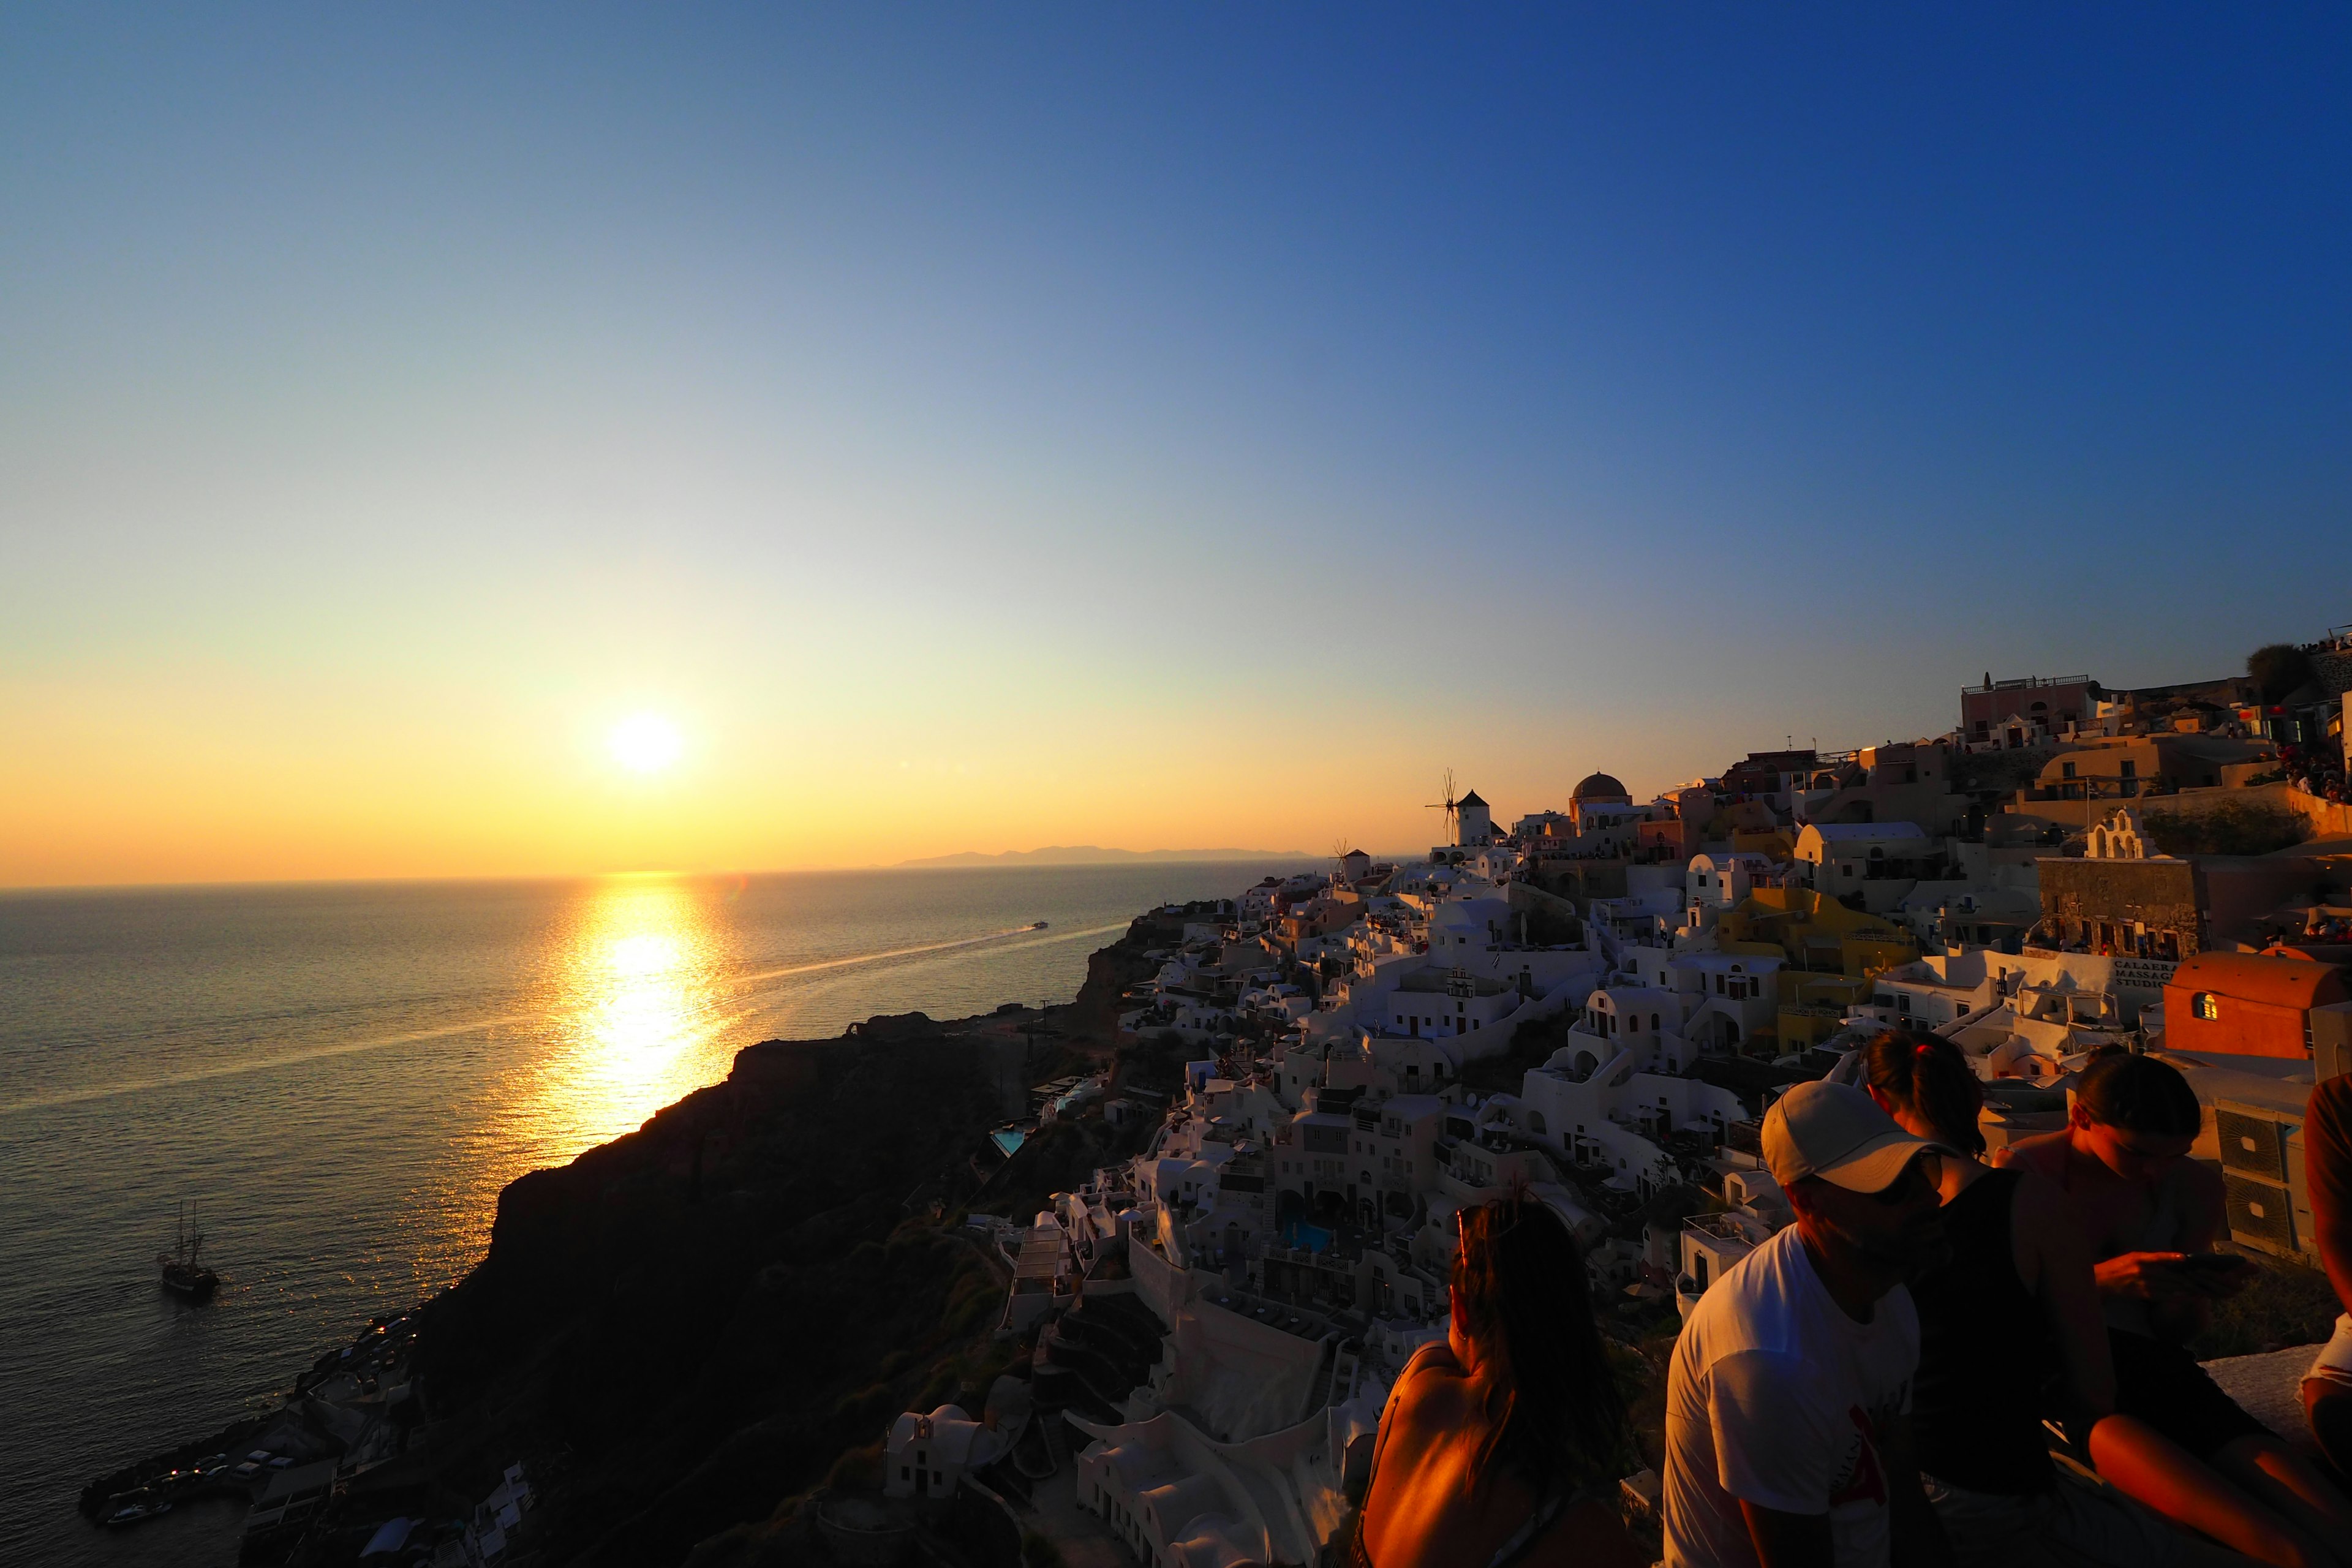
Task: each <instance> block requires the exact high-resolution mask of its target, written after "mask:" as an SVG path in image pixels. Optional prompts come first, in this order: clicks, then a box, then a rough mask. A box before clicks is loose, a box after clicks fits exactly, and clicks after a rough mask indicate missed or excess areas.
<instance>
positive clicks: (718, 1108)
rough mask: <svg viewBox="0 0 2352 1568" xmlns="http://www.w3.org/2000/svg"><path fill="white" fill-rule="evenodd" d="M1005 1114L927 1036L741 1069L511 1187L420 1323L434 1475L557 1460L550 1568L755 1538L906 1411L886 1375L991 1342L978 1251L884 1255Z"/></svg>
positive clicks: (803, 1052)
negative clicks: (897, 1358) (471, 1259)
mask: <svg viewBox="0 0 2352 1568" xmlns="http://www.w3.org/2000/svg"><path fill="white" fill-rule="evenodd" d="M996 1103H997V1102H996V1098H995V1095H994V1093H993V1091H992V1089H991V1088H990V1087H989V1086H987V1085H985V1084H983V1083H982V1081H980V1079H979V1076H978V1074H976V1073H975V1072H974V1071H973V1070H972V1053H971V1049H970V1047H968V1046H966V1045H964V1044H963V1043H962V1042H960V1041H958V1040H956V1039H954V1038H952V1037H942V1036H940V1034H938V1033H937V1032H936V1031H933V1032H931V1033H930V1034H929V1036H927V1037H917V1038H899V1039H889V1040H874V1041H863V1040H860V1041H844V1042H835V1043H826V1044H823V1045H805V1046H763V1047H752V1048H751V1049H750V1050H747V1051H746V1052H744V1053H743V1054H742V1056H741V1057H740V1058H738V1061H737V1065H736V1069H735V1072H734V1074H733V1075H732V1076H731V1077H730V1079H729V1080H728V1081H727V1082H726V1083H725V1084H721V1085H719V1086H716V1087H714V1088H711V1089H704V1090H702V1091H700V1092H699V1093H697V1094H695V1095H693V1096H691V1097H689V1098H688V1099H687V1100H683V1101H680V1102H679V1103H678V1104H677V1105H675V1106H672V1107H670V1108H669V1109H668V1110H665V1111H663V1112H662V1113H661V1114H660V1115H659V1116H657V1117H656V1118H655V1119H654V1121H651V1122H650V1123H648V1124H647V1125H646V1127H645V1128H644V1129H642V1130H641V1131H638V1132H636V1133H634V1134H632V1135H630V1136H629V1137H626V1138H624V1139H621V1140H619V1141H617V1142H614V1143H611V1144H608V1145H605V1146H604V1147H603V1148H599V1149H596V1150H593V1151H591V1152H588V1153H587V1154H584V1155H583V1156H582V1157H581V1158H580V1159H578V1160H576V1161H574V1162H573V1163H572V1164H570V1165H567V1166H564V1167H562V1168H561V1169H557V1170H549V1171H538V1172H533V1173H531V1174H530V1175H527V1176H525V1177H523V1178H521V1179H520V1181H517V1182H515V1183H514V1184H511V1185H510V1186H509V1187H508V1188H507V1190H506V1191H505V1193H503V1194H501V1195H500V1198H499V1215H498V1220H497V1224H496V1227H495V1229H494V1230H493V1232H492V1237H491V1244H490V1252H489V1256H488V1258H486V1259H485V1260H484V1262H483V1263H482V1265H481V1267H479V1268H477V1269H476V1270H475V1271H474V1272H473V1273H472V1274H471V1275H469V1276H468V1277H467V1279H466V1280H465V1281H464V1283H462V1284H461V1285H459V1286H458V1287H457V1289H454V1290H452V1291H450V1292H449V1293H448V1294H447V1295H446V1296H444V1297H442V1298H440V1299H438V1300H436V1301H435V1302H433V1303H432V1304H431V1305H430V1307H428V1309H427V1310H426V1313H425V1323H424V1328H423V1332H422V1338H423V1348H422V1349H421V1350H420V1352H419V1357H418V1367H419V1371H420V1373H421V1374H422V1375H423V1376H424V1378H425V1380H426V1382H425V1386H426V1388H427V1391H428V1397H429V1398H430V1399H431V1401H432V1407H433V1413H434V1415H435V1416H436V1418H440V1419H442V1420H443V1421H444V1422H445V1423H446V1425H445V1426H444V1428H443V1431H442V1434H441V1436H442V1437H444V1438H446V1439H448V1440H449V1442H450V1447H449V1450H448V1452H447V1454H446V1456H445V1457H446V1460H447V1462H450V1463H462V1462H463V1461H464V1458H465V1457H466V1452H467V1450H470V1449H478V1450H479V1455H480V1458H483V1459H485V1460H488V1459H494V1458H497V1457H498V1455H499V1454H500V1453H520V1452H533V1453H549V1452H555V1453H564V1452H568V1455H569V1467H568V1468H569V1474H568V1475H567V1476H565V1478H564V1479H563V1482H562V1485H561V1486H560V1487H559V1489H557V1490H556V1492H555V1493H554V1494H553V1495H552V1496H551V1499H550V1502H551V1508H550V1511H549V1527H550V1531H551V1539H550V1542H549V1545H550V1547H551V1558H552V1560H554V1561H559V1562H568V1561H583V1562H599V1563H602V1562H612V1563H664V1562H672V1561H676V1560H677V1559H678V1558H680V1557H682V1556H683V1555H684V1554H685V1552H686V1551H687V1550H688V1549H689V1548H690V1547H691V1546H692V1545H693V1543H694V1542H696V1541H698V1540H699V1539H701V1538H702V1537H703V1536H705V1535H707V1534H709V1533H710V1532H712V1531H715V1530H718V1529H720V1528H723V1527H725V1526H726V1525H728V1524H730V1523H733V1522H736V1521H740V1520H743V1519H748V1518H756V1517H760V1516H762V1515H764V1514H765V1512H766V1511H767V1510H768V1509H770V1508H772V1507H773V1506H774V1503H775V1502H776V1500H778V1499H779V1498H782V1497H783V1496H785V1495H788V1494H789V1493H790V1492H792V1491H793V1490H795V1489H800V1488H804V1487H805V1486H807V1485H808V1484H810V1483H811V1482H812V1481H813V1480H814V1479H815V1478H816V1476H818V1475H821V1474H822V1470H823V1467H824V1465H825V1464H827V1463H829V1462H830V1461H831V1459H832V1458H833V1457H834V1456H835V1454H836V1453H838V1452H839V1451H840V1450H841V1448H842V1447H845V1446H846V1443H849V1442H858V1441H865V1440H869V1438H870V1434H868V1433H866V1431H865V1428H866V1426H873V1427H874V1428H875V1430H876V1431H878V1430H879V1429H880V1426H881V1424H882V1423H883V1422H884V1421H885V1420H887V1417H888V1416H889V1415H892V1414H894V1413H895V1411H896V1409H897V1408H898V1407H897V1406H896V1405H887V1400H883V1399H881V1397H880V1396H881V1394H882V1392H883V1391H882V1390H881V1389H879V1388H877V1385H878V1384H884V1383H886V1382H887V1378H886V1376H885V1375H884V1374H883V1368H884V1367H885V1366H886V1364H887V1363H889V1358H890V1356H891V1355H892V1354H893V1353H894V1352H917V1351H919V1350H920V1349H921V1348H922V1347H923V1346H925V1345H926V1344H927V1343H929V1342H932V1341H935V1340H938V1339H940V1336H942V1335H945V1334H953V1333H958V1332H961V1333H963V1334H967V1335H968V1334H969V1333H970V1332H971V1331H972V1329H973V1328H975V1327H979V1326H984V1325H985V1323H986V1322H987V1321H990V1320H991V1319H992V1314H993V1312H994V1310H995V1309H996V1307H997V1305H998V1302H997V1300H996V1299H995V1295H996V1291H995V1287H994V1284H993V1281H992V1279H990V1277H989V1276H988V1273H987V1270H986V1268H985V1267H984V1265H982V1262H981V1259H980V1255H979V1254H978V1253H977V1252H976V1251H975V1250H974V1249H973V1248H971V1247H969V1246H968V1245H966V1244H965V1243H963V1242H961V1240H959V1239H957V1238H955V1237H949V1236H943V1235H941V1234H940V1233H939V1232H937V1231H936V1230H933V1229H930V1228H929V1227H909V1229H908V1232H907V1233H906V1234H903V1235H896V1236H894V1232H896V1231H898V1229H899V1226H900V1223H901V1221H902V1220H903V1219H904V1218H905V1215H904V1214H903V1212H902V1209H901V1206H900V1205H901V1200H902V1199H904V1198H905V1197H906V1196H907V1194H908V1192H909V1191H910V1189H912V1188H913V1187H915V1186H916V1185H917V1184H918V1183H919V1182H920V1181H922V1180H924V1179H925V1178H926V1177H931V1176H934V1175H936V1174H937V1173H940V1172H941V1171H942V1170H949V1171H951V1170H953V1169H954V1168H955V1167H957V1166H959V1165H960V1164H961V1163H962V1162H963V1161H964V1159H965V1158H966V1157H967V1156H968V1153H969V1152H970V1148H971V1143H972V1141H973V1139H974V1137H975V1135H976V1134H977V1133H978V1132H979V1131H981V1130H982V1129H983V1128H984V1127H985V1126H987V1125H988V1123H989V1121H991V1120H992V1118H993V1115H994V1112H995V1110H996ZM903 1361H904V1358H903V1357H902V1363H901V1364H903ZM889 1370H890V1371H893V1372H895V1371H898V1370H899V1366H898V1365H890V1367H889ZM867 1389H874V1390H875V1391H876V1392H875V1395H874V1397H873V1398H869V1399H866V1400H861V1399H860V1398H859V1394H860V1391H862V1390H867ZM877 1401H879V1402H878V1403H877ZM866 1405H872V1406H873V1407H872V1408H870V1409H869V1408H866ZM886 1405H887V1408H886V1407H885V1406H886Z"/></svg>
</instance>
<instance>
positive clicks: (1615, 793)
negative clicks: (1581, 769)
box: [1568, 773, 1633, 800]
mask: <svg viewBox="0 0 2352 1568" xmlns="http://www.w3.org/2000/svg"><path fill="white" fill-rule="evenodd" d="M1568 798H1569V799H1570V800H1631V799H1633V796H1632V795H1627V794H1626V793H1625V786H1624V785H1623V784H1619V783H1618V782H1617V781H1616V780H1615V779H1612V778H1611V777H1610V776H1609V775H1608V774H1607V773H1587V774H1585V775H1584V778H1583V780H1582V781H1581V782H1580V783H1579V784H1577V786H1576V789H1575V791H1574V793H1572V794H1571V795H1570V796H1569V797H1568Z"/></svg>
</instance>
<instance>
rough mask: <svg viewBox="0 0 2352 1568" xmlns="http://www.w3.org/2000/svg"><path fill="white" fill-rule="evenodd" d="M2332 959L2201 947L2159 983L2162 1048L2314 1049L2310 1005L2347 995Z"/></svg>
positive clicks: (2255, 1052) (2244, 1052)
mask: <svg viewBox="0 0 2352 1568" xmlns="http://www.w3.org/2000/svg"><path fill="white" fill-rule="evenodd" d="M2346 997H2347V992H2346V990H2345V985H2344V972H2343V971H2342V970H2340V969H2338V968H2336V965H2334V964H2332V963H2312V962H2311V961H2310V960H2308V959H2301V958H2269V957H2265V956H2263V954H2261V953H2253V952H2200V953H2198V954H2197V955H2196V956H2194V957H2192V958H2189V959H2187V960H2184V961H2183V962H2182V963H2181V965H2180V967H2179V968H2178V969H2176V970H2174V971H2173V972H2172V978H2171V979H2170V980H2169V981H2168V982H2166V984H2165V987H2164V1047H2165V1049H2167V1050H2172V1051H2219V1052H2221V1053H2223V1054H2225V1055H2231V1056H2244V1057H2308V1056H2309V1055H2311V1010H2312V1009H2313V1008H2314V1007H2323V1006H2326V1005H2327V1004H2329V1003H2331V1002H2341V1001H2344V1000H2345V999H2346Z"/></svg>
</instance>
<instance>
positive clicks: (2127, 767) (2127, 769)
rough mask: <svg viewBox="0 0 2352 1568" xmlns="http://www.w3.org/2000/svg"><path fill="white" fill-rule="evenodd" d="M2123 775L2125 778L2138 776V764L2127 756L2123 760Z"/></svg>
mask: <svg viewBox="0 0 2352 1568" xmlns="http://www.w3.org/2000/svg"><path fill="white" fill-rule="evenodd" d="M2124 777H2126V778H2127V779H2136V778H2137V777H2139V764H2138V763H2136V762H2133V761H2132V760H2131V759H2129V758H2128V757H2126V759H2125V760H2124Z"/></svg>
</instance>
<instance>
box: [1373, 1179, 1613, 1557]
mask: <svg viewBox="0 0 2352 1568" xmlns="http://www.w3.org/2000/svg"><path fill="white" fill-rule="evenodd" d="M1454 1224H1455V1236H1456V1241H1457V1244H1458V1245H1457V1247H1456V1248H1455V1253H1454V1291H1453V1318H1452V1321H1451V1323H1450V1324H1449V1326H1448V1332H1447V1336H1446V1339H1445V1341H1444V1342H1443V1343H1438V1344H1431V1345H1425V1346H1423V1348H1422V1349H1421V1350H1420V1351H1419V1352H1415V1354H1414V1355H1413V1358H1412V1361H1411V1362H1409V1363H1406V1365H1405V1369H1404V1371H1403V1373H1402V1374H1401V1375H1400V1376H1399V1377H1398V1379H1397V1383H1396V1387H1395V1388H1394V1390H1393V1391H1391V1394H1390V1395H1389V1403H1388V1408H1387V1409H1386V1410H1385V1411H1383V1412H1382V1413H1381V1427H1380V1436H1379V1437H1378V1438H1377V1439H1376V1443H1375V1447H1374V1448H1373V1452H1372V1473H1371V1478H1370V1482H1369V1484H1368V1486H1367V1488H1366V1490H1365V1495H1364V1503H1363V1509H1362V1510H1361V1512H1360V1515H1359V1516H1358V1519H1357V1525H1356V1538H1355V1554H1354V1563H1355V1564H1356V1565H1357V1568H1503V1565H1505V1564H1509V1565H1513V1568H1540V1565H1544V1564H1553V1563H1557V1564H1562V1565H1567V1564H1576V1565H1579V1568H1587V1565H1589V1568H1634V1565H1635V1564H1639V1563H1646V1562H1647V1561H1648V1559H1647V1557H1646V1555H1644V1554H1642V1553H1639V1552H1635V1551H1634V1549H1633V1542H1632V1541H1631V1539H1630V1538H1629V1537H1628V1536H1627V1535H1626V1533H1625V1528H1624V1526H1623V1525H1622V1523H1620V1522H1619V1521H1618V1519H1617V1515H1616V1510H1615V1507H1614V1495H1615V1491H1616V1486H1617V1478H1618V1477H1619V1476H1621V1475H1622V1474H1624V1473H1625V1470H1626V1468H1629V1460H1630V1456H1631V1455H1632V1453H1633V1449H1632V1444H1631V1438H1630V1436H1629V1429H1628V1426H1627V1424H1626V1418H1625V1405H1624V1401H1623V1400H1622V1398H1620V1397H1619V1395H1618V1392H1617V1384H1616V1382H1615V1379H1614V1378H1613V1376H1612V1374H1611V1372H1610V1370H1609V1363H1608V1361H1607V1359H1606V1358H1605V1357H1604V1356H1603V1355H1602V1354H1601V1332H1600V1330H1599V1328H1598V1327H1597V1326H1596V1325H1595V1324H1594V1322H1593V1320H1592V1305H1591V1286H1590V1284H1589V1283H1588V1282H1587V1280H1586V1278H1585V1272H1584V1260H1583V1258H1581V1257H1580V1256H1579V1255H1578V1252H1577V1247H1576V1242H1575V1240H1574V1238H1573V1237H1570V1235H1569V1233H1568V1228H1567V1226H1563V1225H1562V1224H1561V1223H1560V1221H1559V1216H1558V1215H1555V1214H1553V1213H1552V1211H1551V1210H1550V1209H1549V1208H1547V1207H1546V1206H1544V1205H1542V1204H1541V1203H1538V1202H1537V1201H1536V1200H1534V1199H1533V1198H1530V1197H1527V1196H1525V1195H1513V1196H1510V1197H1506V1198H1500V1199H1497V1200H1496V1201H1495V1202H1492V1203H1488V1204H1484V1205H1478V1206H1476V1207H1472V1208H1465V1209H1463V1210H1461V1211H1459V1212H1458V1213H1457V1214H1456V1215H1455V1216H1454Z"/></svg>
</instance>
